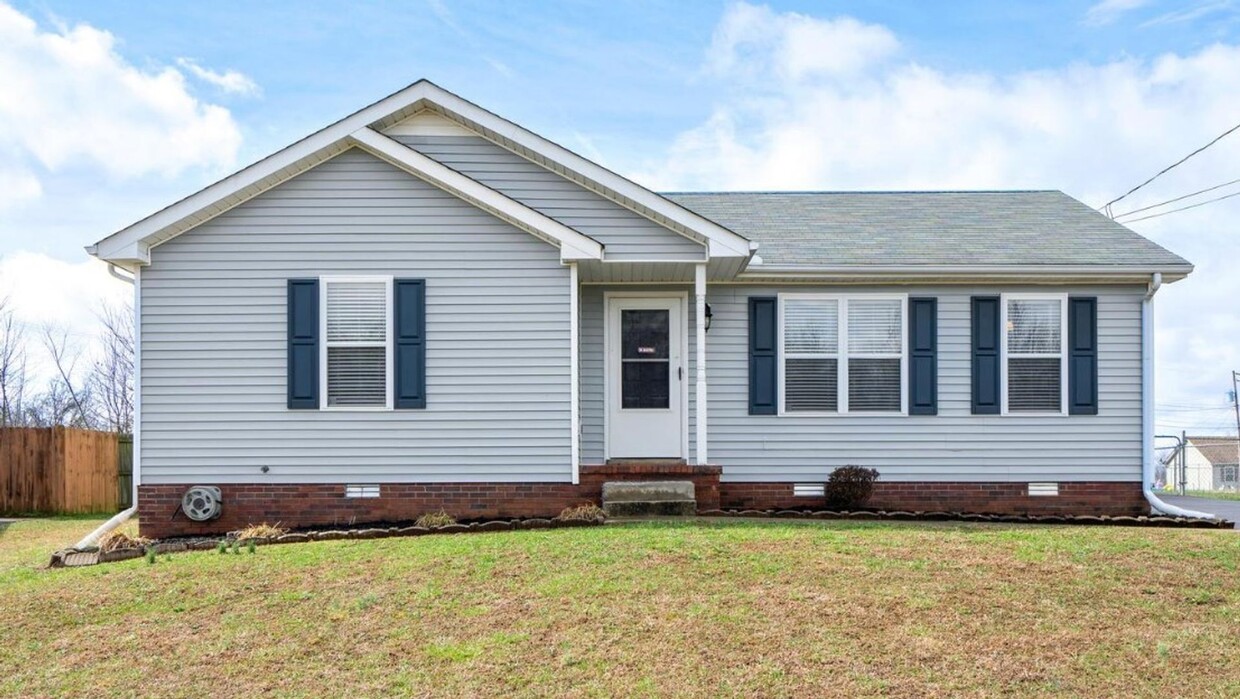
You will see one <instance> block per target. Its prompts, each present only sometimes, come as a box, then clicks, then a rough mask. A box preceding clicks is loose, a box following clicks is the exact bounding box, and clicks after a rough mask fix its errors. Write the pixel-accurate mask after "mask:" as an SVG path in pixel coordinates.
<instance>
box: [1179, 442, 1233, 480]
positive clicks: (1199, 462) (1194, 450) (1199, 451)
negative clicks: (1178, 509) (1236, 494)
mask: <svg viewBox="0 0 1240 699" xmlns="http://www.w3.org/2000/svg"><path fill="white" fill-rule="evenodd" d="M1184 443H1185V448H1184V466H1183V470H1184V474H1183V480H1184V487H1185V489H1186V490H1236V488H1237V486H1240V483H1238V482H1237V479H1236V475H1237V474H1236V472H1237V466H1238V465H1240V447H1238V445H1237V442H1236V438H1235V437H1208V436H1196V437H1194V436H1192V435H1189V436H1188V437H1187V438H1186V439H1185V440H1184ZM1168 472H1169V474H1174V476H1171V475H1169V477H1170V478H1173V479H1174V480H1173V483H1172V485H1174V486H1178V485H1179V484H1180V474H1179V473H1177V472H1176V470H1175V468H1174V467H1171V466H1170V465H1169V467H1168Z"/></svg>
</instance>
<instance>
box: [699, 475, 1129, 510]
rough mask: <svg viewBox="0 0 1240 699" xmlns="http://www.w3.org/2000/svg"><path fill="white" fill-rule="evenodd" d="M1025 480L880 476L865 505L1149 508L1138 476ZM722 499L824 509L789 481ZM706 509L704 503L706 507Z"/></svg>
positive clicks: (730, 503)
mask: <svg viewBox="0 0 1240 699" xmlns="http://www.w3.org/2000/svg"><path fill="white" fill-rule="evenodd" d="M1027 489H1028V484H1026V483H1004V482H986V483H961V482H921V483H900V482H883V481H879V482H877V483H875V484H874V495H873V496H872V497H871V498H870V500H869V502H867V503H866V507H867V508H870V509H877V510H905V511H909V512H915V511H919V510H920V511H923V512H932V511H943V512H979V513H990V514H1060V515H1064V514H1073V515H1082V514H1091V515H1141V514H1149V512H1150V506H1149V503H1148V502H1146V500H1145V496H1144V495H1142V494H1141V484H1140V483H1137V482H1127V483H1123V482H1121V483H1115V482H1106V481H1091V482H1060V483H1059V495H1058V496H1056V497H1029V495H1028V494H1027ZM719 496H720V497H719V500H720V505H721V506H722V507H723V508H726V509H732V508H739V509H754V510H769V509H780V508H798V509H799V508H805V507H812V508H821V509H826V507H827V503H826V500H825V499H824V498H807V497H796V496H794V495H793V494H792V484H791V483H726V482H725V483H722V484H720V486H719ZM702 509H706V508H702Z"/></svg>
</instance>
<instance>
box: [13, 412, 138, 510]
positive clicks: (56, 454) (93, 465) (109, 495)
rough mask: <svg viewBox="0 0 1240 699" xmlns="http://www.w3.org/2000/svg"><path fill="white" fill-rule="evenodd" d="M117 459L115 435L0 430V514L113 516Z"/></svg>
mask: <svg viewBox="0 0 1240 699" xmlns="http://www.w3.org/2000/svg"><path fill="white" fill-rule="evenodd" d="M119 456H120V454H119V449H118V439H117V435H116V434H115V433H113V432H95V431H93V430H78V429H72V428H67V427H47V428H41V427H6V428H0V486H2V488H0V514H28V513H53V512H61V513H87V512H116V511H117V510H118V509H120V505H121V501H120V499H119V496H120V488H119V485H120V484H119V482H118V479H119V462H120V459H119Z"/></svg>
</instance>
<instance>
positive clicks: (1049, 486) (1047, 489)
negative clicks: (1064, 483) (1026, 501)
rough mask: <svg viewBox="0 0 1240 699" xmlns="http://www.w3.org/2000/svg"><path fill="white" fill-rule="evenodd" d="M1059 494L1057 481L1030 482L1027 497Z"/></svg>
mask: <svg viewBox="0 0 1240 699" xmlns="http://www.w3.org/2000/svg"><path fill="white" fill-rule="evenodd" d="M1058 495H1059V484H1058V483H1030V484H1029V497H1031V498H1036V497H1052V498H1053V497H1057V496H1058Z"/></svg>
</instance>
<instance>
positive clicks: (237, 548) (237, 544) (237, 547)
mask: <svg viewBox="0 0 1240 699" xmlns="http://www.w3.org/2000/svg"><path fill="white" fill-rule="evenodd" d="M232 552H233V554H234V555H237V556H240V555H241V540H240V539H233V542H232Z"/></svg>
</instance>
